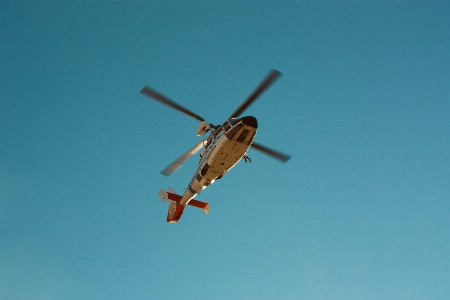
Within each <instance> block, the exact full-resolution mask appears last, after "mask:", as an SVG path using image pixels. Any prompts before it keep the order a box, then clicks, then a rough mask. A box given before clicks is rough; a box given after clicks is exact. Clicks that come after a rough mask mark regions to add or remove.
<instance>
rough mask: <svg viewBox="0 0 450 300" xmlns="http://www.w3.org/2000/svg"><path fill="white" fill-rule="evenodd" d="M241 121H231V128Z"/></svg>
mask: <svg viewBox="0 0 450 300" xmlns="http://www.w3.org/2000/svg"><path fill="white" fill-rule="evenodd" d="M240 120H241V119H231V120H230V124H231V126H234V125H236V124H237V123H238V122H239V121H240Z"/></svg>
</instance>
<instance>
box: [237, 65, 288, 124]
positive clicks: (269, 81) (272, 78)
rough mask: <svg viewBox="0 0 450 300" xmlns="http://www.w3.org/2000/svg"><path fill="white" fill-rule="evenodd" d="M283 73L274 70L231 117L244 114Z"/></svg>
mask: <svg viewBox="0 0 450 300" xmlns="http://www.w3.org/2000/svg"><path fill="white" fill-rule="evenodd" d="M280 75H281V72H280V71H277V70H272V72H270V74H269V75H268V76H267V77H266V78H265V79H264V80H263V81H262V82H261V83H260V84H259V86H258V88H257V89H256V90H254V91H253V93H252V94H251V95H250V96H249V97H248V98H247V100H245V101H244V103H242V105H241V106H240V107H239V108H238V109H237V110H236V111H235V112H234V113H233V114H232V115H231V117H230V119H231V118H237V117H238V116H239V115H240V114H242V113H243V112H244V111H245V110H246V109H247V108H248V107H249V106H250V105H251V104H252V103H253V102H254V101H255V100H256V99H257V98H258V97H259V96H260V95H261V94H262V93H263V92H264V91H265V90H266V89H267V88H268V87H269V86H270V85H271V84H272V83H273V82H274V81H275V80H276V79H277V78H278V76H280Z"/></svg>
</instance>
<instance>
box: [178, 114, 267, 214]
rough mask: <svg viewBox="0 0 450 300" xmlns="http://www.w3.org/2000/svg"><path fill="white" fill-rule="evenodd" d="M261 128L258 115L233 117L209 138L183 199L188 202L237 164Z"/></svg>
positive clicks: (183, 201) (182, 201)
mask: <svg viewBox="0 0 450 300" xmlns="http://www.w3.org/2000/svg"><path fill="white" fill-rule="evenodd" d="M257 128H258V123H257V121H256V119H255V118H254V117H251V116H248V117H243V118H240V119H231V120H229V121H226V122H225V123H224V124H223V125H221V126H219V127H218V128H216V130H215V131H214V132H213V133H212V134H211V135H210V136H209V138H208V139H207V140H206V141H205V145H204V146H205V147H204V149H203V151H202V153H201V154H200V162H199V165H198V168H197V170H196V171H195V174H194V176H193V177H192V180H191V182H190V183H189V185H188V187H187V188H186V191H185V192H184V194H183V197H182V199H181V201H180V203H181V204H182V205H184V206H186V204H187V203H188V202H189V201H190V200H191V199H193V198H194V197H195V196H196V195H197V194H198V193H200V192H201V191H202V190H203V189H205V188H206V187H208V186H209V185H211V184H212V183H213V182H214V181H215V180H217V179H220V178H221V177H222V176H224V175H225V173H227V172H228V171H229V170H230V169H231V168H232V167H234V166H235V165H236V164H237V163H238V162H239V161H240V160H241V159H242V157H243V156H244V155H245V154H246V152H247V150H248V148H249V147H250V146H251V144H252V141H253V139H254V137H255V134H256V131H257Z"/></svg>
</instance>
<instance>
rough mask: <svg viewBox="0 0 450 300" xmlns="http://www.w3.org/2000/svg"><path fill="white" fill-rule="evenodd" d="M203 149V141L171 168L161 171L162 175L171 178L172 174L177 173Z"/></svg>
mask: <svg viewBox="0 0 450 300" xmlns="http://www.w3.org/2000/svg"><path fill="white" fill-rule="evenodd" d="M202 147H203V141H201V142H200V143H198V144H197V145H195V146H194V148H192V149H191V150H189V151H188V152H186V153H185V154H183V155H182V156H181V157H180V158H178V159H177V160H176V161H174V162H173V163H172V164H171V165H170V166H168V167H167V168H165V169H164V170H163V171H161V174H163V175H166V176H169V175H170V174H172V173H173V172H175V171H176V170H178V169H179V168H181V166H182V165H183V163H184V162H185V161H187V160H188V159H189V158H190V157H191V156H192V155H195V154H196V153H197V152H198V150H200V149H202Z"/></svg>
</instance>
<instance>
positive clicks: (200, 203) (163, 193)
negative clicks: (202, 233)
mask: <svg viewBox="0 0 450 300" xmlns="http://www.w3.org/2000/svg"><path fill="white" fill-rule="evenodd" d="M172 191H173V192H175V191H174V190H173V189H172V188H170V189H169V192H166V191H164V190H160V191H159V192H158V194H159V197H161V200H162V201H166V200H171V201H175V202H178V203H180V201H181V199H182V198H183V197H182V196H180V195H177V194H175V193H172ZM187 205H190V206H194V207H198V208H201V209H203V211H204V212H205V214H207V213H209V211H210V209H211V206H210V205H209V204H208V203H207V202H203V201H200V200H195V199H192V200H190V201H189V202H188V203H187Z"/></svg>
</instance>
